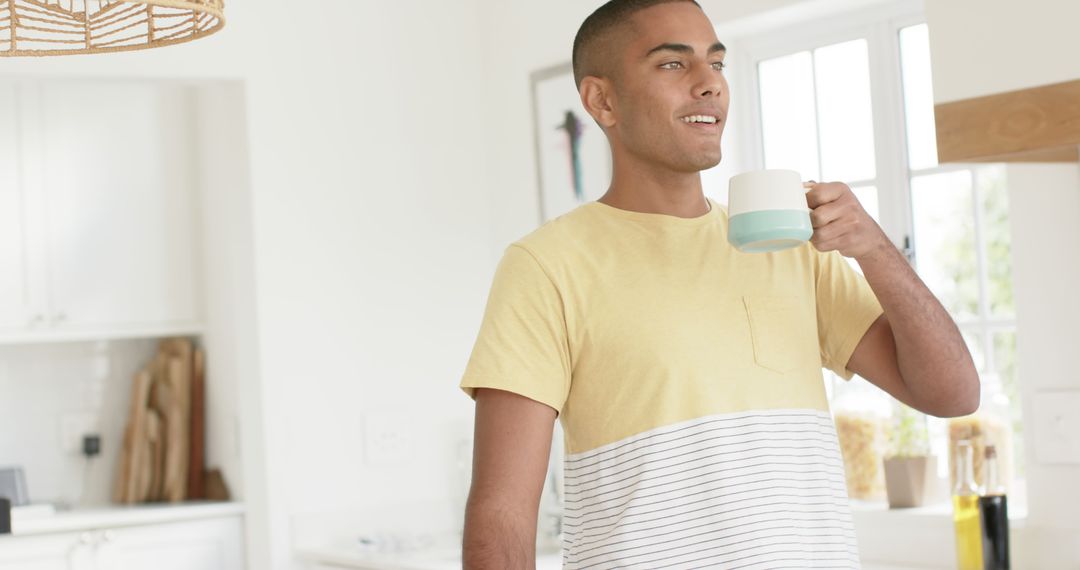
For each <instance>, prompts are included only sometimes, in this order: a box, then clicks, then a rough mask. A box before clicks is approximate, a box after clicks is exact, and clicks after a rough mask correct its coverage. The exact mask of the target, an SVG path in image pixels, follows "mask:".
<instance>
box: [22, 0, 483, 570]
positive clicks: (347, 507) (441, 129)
mask: <svg viewBox="0 0 1080 570" xmlns="http://www.w3.org/2000/svg"><path fill="white" fill-rule="evenodd" d="M477 6H478V4H477V2H475V1H472V0H469V1H458V2H408V3H405V2H375V1H364V2H356V1H348V0H326V1H323V2H319V3H318V5H317V6H313V7H311V8H309V7H306V6H305V9H304V11H303V13H301V12H300V11H299V10H298V9H297V5H296V4H295V3H289V2H284V1H281V0H276V1H271V0H267V1H263V2H258V3H254V2H246V3H240V2H235V3H232V4H230V5H229V8H228V10H227V13H228V17H229V23H228V25H227V27H226V28H225V30H224V31H223V32H221V33H220V34H219V35H217V36H215V37H212V38H207V39H205V40H200V41H198V42H194V43H192V44H188V45H184V46H176V47H172V48H168V49H162V50H154V51H151V52H142V53H130V54H115V55H105V56H90V57H87V56H77V57H68V58H60V59H50V60H39V59H34V60H17V61H12V62H10V63H9V62H5V66H4V68H3V70H2V73H3V74H5V75H8V76H19V75H43V76H64V77H73V76H88V77H96V78H101V77H106V78H107V77H124V78H128V77H155V78H170V79H171V78H186V79H193V80H206V79H220V80H230V81H237V82H239V83H241V84H242V85H243V91H244V94H245V97H246V100H245V101H244V102H245V104H246V105H245V106H246V115H247V116H246V125H247V130H248V132H247V141H248V143H249V147H250V156H242V155H241V156H236V157H235V158H236V159H237V160H241V161H244V160H246V161H247V162H248V163H249V165H250V167H249V174H250V176H249V179H250V184H251V189H252V194H251V203H252V205H253V217H252V233H253V235H254V255H255V270H254V272H255V273H254V275H255V283H256V286H257V290H256V291H255V295H256V296H255V303H256V305H255V306H256V308H257V309H256V310H257V312H256V314H255V315H254V316H253V317H252V318H253V319H254V320H256V321H257V329H256V333H255V334H256V336H257V338H258V341H259V347H258V350H259V352H258V362H257V363H248V365H247V366H248V370H252V369H255V370H257V373H258V374H259V375H260V377H261V384H260V385H259V388H260V389H261V393H241V394H240V396H239V398H240V400H241V401H242V402H244V405H252V406H254V407H256V408H261V414H260V416H261V417H262V418H263V420H264V421H263V423H262V425H257V424H256V425H254V426H246V427H247V428H249V430H250V429H257V430H261V431H262V432H263V433H261V434H259V435H260V436H262V437H260V438H256V439H255V445H260V444H264V445H265V448H264V449H262V450H259V451H262V452H263V453H262V454H261V457H260V458H259V459H261V460H260V461H252V460H251V457H253V456H255V457H257V456H259V455H260V454H259V453H257V452H256V450H243V449H242V451H243V452H244V453H245V470H246V472H245V474H244V478H245V480H247V481H251V480H252V478H256V479H258V478H261V481H262V484H263V488H262V489H255V490H254V491H257V492H259V495H260V496H251V495H252V491H253V489H252V488H251V487H252V484H250V483H249V484H248V485H247V488H245V489H244V491H245V493H244V494H245V495H247V496H249V497H250V499H251V501H253V502H255V503H258V504H260V505H262V506H263V507H265V509H262V508H260V510H259V511H257V512H252V515H253V516H257V517H259V519H260V520H259V521H258V523H259V524H260V525H264V527H263V528H262V530H261V531H260V532H259V533H258V534H259V535H258V536H256V537H254V539H255V542H253V544H252V546H253V548H254V551H253V552H251V553H250V554H251V556H250V560H251V566H252V567H253V568H283V567H286V566H287V565H288V564H289V559H290V557H291V544H290V541H291V537H290V518H291V517H293V516H296V515H304V514H311V513H320V512H331V511H354V512H358V513H366V514H367V515H368V516H370V517H371V518H372V519H373V520H377V517H378V513H379V511H380V508H383V507H382V506H383V505H387V504H393V503H395V502H398V501H401V500H402V499H406V500H411V501H419V502H424V501H431V502H441V503H449V502H450V498H451V497H452V490H451V485H452V484H451V482H449V481H447V480H446V477H445V475H444V474H445V471H446V470H445V465H446V463H447V462H448V461H449V458H448V456H449V455H450V451H448V450H449V449H450V446H449V445H447V443H448V442H447V441H444V440H443V439H440V438H437V437H431V436H432V434H441V435H443V436H445V439H451V438H454V437H458V436H460V435H464V434H466V433H467V430H468V426H469V424H468V418H469V416H470V414H471V410H472V408H471V405H470V404H469V402H468V400H467V398H465V397H464V396H463V395H462V394H460V393H459V391H458V390H457V387H456V384H457V381H458V379H459V375H460V373H461V372H462V370H463V369H464V365H465V362H466V359H467V358H468V354H469V351H470V349H471V347H472V342H473V340H474V338H473V335H474V334H475V331H476V329H477V327H478V324H479V320H480V317H481V313H482V310H483V303H484V300H485V299H486V295H487V288H488V286H489V284H490V276H491V272H492V270H493V264H492V261H491V255H490V251H491V246H490V225H489V220H491V219H492V215H491V212H490V204H489V200H488V189H487V184H486V180H485V179H484V177H483V172H484V170H485V167H484V159H483V154H484V152H483V149H484V147H485V144H486V142H487V140H486V137H488V136H490V135H489V134H488V133H487V131H486V125H487V124H489V123H490V122H492V121H495V120H497V119H496V118H494V117H493V116H492V115H491V114H489V113H488V112H486V109H484V108H483V105H482V103H481V100H482V93H483V90H484V85H483V81H482V80H483V77H484V73H485V70H484V69H483V67H482V65H483V63H482V62H483V53H482V50H481V47H480V39H479V38H480V37H481V36H482V34H481V33H480V27H479V25H480V17H479V15H478V13H477ZM316 8H317V9H316ZM241 312H242V311H241ZM248 399H252V400H254V402H249V400H248ZM369 413H377V414H379V415H381V416H389V418H390V419H391V420H396V421H398V422H400V426H401V428H402V430H403V432H405V435H406V436H408V437H409V438H410V439H411V440H412V443H413V445H412V446H411V449H412V452H413V456H412V459H411V460H410V461H408V462H407V464H405V465H399V466H391V467H384V468H370V467H368V466H366V465H365V464H364V461H363V448H362V440H363V434H362V433H361V426H362V422H361V419H362V417H363V416H364V415H365V414H369ZM241 440H242V441H243V442H247V441H250V439H249V438H248V437H246V436H244V437H241ZM250 471H254V472H255V473H251V472H250ZM230 483H231V484H233V485H234V486H236V485H239V482H235V481H231V482H230ZM457 517H458V513H456V512H453V511H451V510H450V507H449V506H446V507H445V508H444V509H443V510H438V511H435V512H432V513H430V516H429V517H428V520H431V521H433V524H434V521H438V522H440V523H449V521H451V520H454V519H456V518H457Z"/></svg>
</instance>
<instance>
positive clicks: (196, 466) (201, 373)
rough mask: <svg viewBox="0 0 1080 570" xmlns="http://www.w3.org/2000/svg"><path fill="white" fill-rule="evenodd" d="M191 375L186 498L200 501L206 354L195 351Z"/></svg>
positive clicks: (201, 494) (203, 457) (203, 452)
mask: <svg viewBox="0 0 1080 570" xmlns="http://www.w3.org/2000/svg"><path fill="white" fill-rule="evenodd" d="M193 366H194V371H193V373H192V375H191V427H190V429H189V433H190V434H191V442H190V443H191V446H190V452H191V455H190V457H189V458H188V479H187V498H189V499H202V498H204V497H205V493H204V491H203V467H204V461H205V458H206V451H205V446H206V442H205V437H206V416H205V414H206V353H205V352H204V351H203V350H202V349H196V350H195V356H194V363H193Z"/></svg>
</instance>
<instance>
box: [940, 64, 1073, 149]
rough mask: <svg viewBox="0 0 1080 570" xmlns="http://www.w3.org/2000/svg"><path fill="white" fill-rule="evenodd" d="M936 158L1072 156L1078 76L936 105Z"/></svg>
mask: <svg viewBox="0 0 1080 570" xmlns="http://www.w3.org/2000/svg"><path fill="white" fill-rule="evenodd" d="M934 115H935V119H936V121H937V146H938V162H942V163H946V162H1076V161H1077V160H1078V159H1080V153H1078V151H1077V147H1078V146H1080V79H1078V80H1075V81H1068V82H1065V83H1056V84H1054V85H1045V86H1041V87H1032V88H1030V89H1022V90H1020V91H1010V92H1008V93H1000V94H997V95H989V96H986V97H976V98H974V99H964V100H961V101H954V102H951V103H942V104H940V105H935V106H934Z"/></svg>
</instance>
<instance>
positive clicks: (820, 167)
mask: <svg viewBox="0 0 1080 570" xmlns="http://www.w3.org/2000/svg"><path fill="white" fill-rule="evenodd" d="M810 77H811V78H813V80H814V90H813V93H811V94H810V95H811V96H812V97H813V98H814V135H815V136H816V137H817V177H816V180H817V181H818V182H824V181H825V166H824V164H823V163H822V160H821V154H822V150H821V106H820V105H819V104H818V83H817V50H816V49H812V50H810Z"/></svg>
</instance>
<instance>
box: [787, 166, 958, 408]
mask: <svg viewBox="0 0 1080 570" xmlns="http://www.w3.org/2000/svg"><path fill="white" fill-rule="evenodd" d="M806 186H807V187H808V188H809V189H810V191H809V192H808V193H807V195H806V196H807V204H808V205H809V206H810V208H811V212H810V219H811V222H812V223H813V226H814V235H813V237H812V238H811V241H812V243H813V244H814V247H816V248H817V249H818V250H819V251H822V252H827V251H833V250H835V251H838V252H840V254H841V255H844V256H846V257H850V258H853V259H855V261H857V262H858V263H859V266H860V267H861V268H862V271H863V275H864V276H865V277H866V281H867V283H869V285H870V288H871V289H873V291H874V295H875V296H876V297H877V299H878V302H880V303H881V307H882V308H883V309H884V311H885V314H884V315H882V316H881V317H879V318H878V320H877V321H876V322H874V324H873V325H871V326H870V328H869V329H868V330H867V332H866V334H865V335H863V337H862V340H860V341H859V344H858V346H857V347H856V348H855V351H854V352H853V353H852V355H851V358H850V359H849V361H848V369H850V370H851V371H852V372H855V373H856V374H858V375H859V376H862V377H863V378H866V379H867V380H869V381H870V382H872V383H874V384H875V385H877V386H878V387H880V388H881V389H882V390H884V391H886V392H888V393H889V394H891V395H892V396H893V397H895V398H896V399H898V400H900V401H902V402H904V403H905V404H907V405H909V406H911V407H913V408H915V409H918V410H920V411H923V412H926V413H928V414H931V415H935V416H941V417H950V416H962V415H967V414H970V413H973V412H974V411H975V409H976V408H978V406H979V376H978V373H977V372H976V371H975V365H974V363H973V362H972V359H971V354H970V353H969V352H968V349H967V345H966V344H965V343H964V339H963V337H962V336H961V335H960V330H959V329H958V328H957V326H956V323H955V322H953V320H952V317H950V316H949V313H948V312H947V311H945V308H944V307H943V306H942V305H941V302H940V301H938V299H937V298H936V297H934V294H933V293H931V292H930V290H929V289H928V288H927V287H926V285H925V284H924V283H923V282H922V279H920V278H919V276H918V275H916V274H915V271H914V270H913V269H912V268H911V265H909V264H908V262H907V259H905V258H904V256H903V254H901V253H900V252H899V251H897V249H896V247H894V246H893V244H892V242H890V241H889V238H888V237H887V236H886V235H885V232H883V231H882V230H881V227H879V226H878V225H877V223H876V222H875V221H874V220H873V218H871V217H870V215H869V214H867V213H866V211H865V210H863V208H862V205H860V204H859V201H858V199H857V198H856V197H855V194H854V193H853V192H852V191H851V189H850V188H849V187H848V186H847V185H846V184H843V183H839V182H830V183H815V182H809V183H807V184H806Z"/></svg>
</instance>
